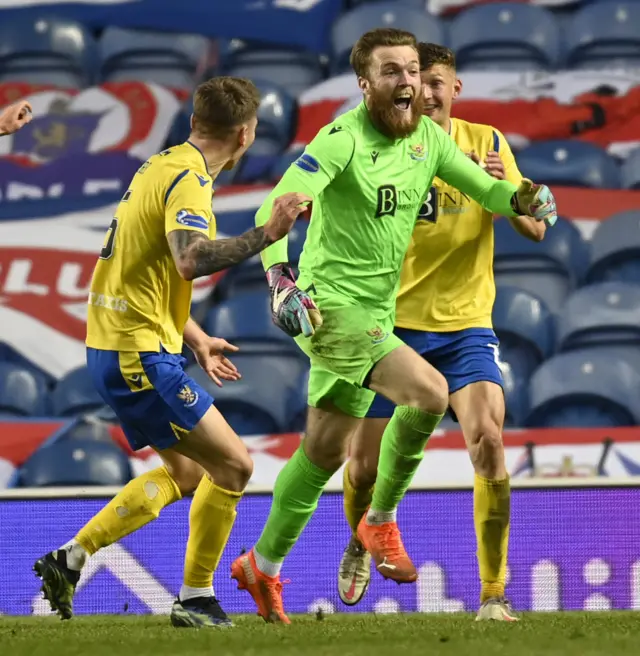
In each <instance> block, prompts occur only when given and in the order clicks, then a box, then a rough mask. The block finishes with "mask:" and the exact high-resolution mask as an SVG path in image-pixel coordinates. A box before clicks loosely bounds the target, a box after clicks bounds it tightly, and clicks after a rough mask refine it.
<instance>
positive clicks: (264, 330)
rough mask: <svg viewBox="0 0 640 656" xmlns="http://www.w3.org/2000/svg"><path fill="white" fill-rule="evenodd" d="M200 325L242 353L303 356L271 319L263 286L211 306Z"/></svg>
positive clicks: (268, 297)
mask: <svg viewBox="0 0 640 656" xmlns="http://www.w3.org/2000/svg"><path fill="white" fill-rule="evenodd" d="M203 328H204V329H205V332H207V333H208V334H209V335H215V336H216V337H222V338H224V339H226V340H227V341H230V342H232V343H233V344H235V345H236V346H239V347H240V352H241V353H242V354H245V353H252V354H254V353H262V354H269V353H282V352H284V353H287V352H288V353H293V354H294V355H297V354H300V357H302V358H304V359H305V360H306V356H305V355H304V354H303V353H302V352H301V351H300V349H299V348H298V347H297V346H296V343H295V342H294V341H293V339H292V338H291V337H289V336H288V335H287V334H285V333H284V332H283V331H282V330H280V328H278V327H277V326H276V325H275V324H274V323H273V321H272V319H271V298H270V296H269V293H268V291H266V290H265V291H263V292H249V293H246V294H240V295H238V296H234V297H233V298H231V299H229V300H228V301H226V302H224V303H221V304H219V305H217V306H215V307H213V308H212V309H211V311H210V312H209V314H208V315H207V317H206V319H205V321H204V325H203Z"/></svg>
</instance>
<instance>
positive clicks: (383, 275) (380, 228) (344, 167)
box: [256, 103, 516, 313]
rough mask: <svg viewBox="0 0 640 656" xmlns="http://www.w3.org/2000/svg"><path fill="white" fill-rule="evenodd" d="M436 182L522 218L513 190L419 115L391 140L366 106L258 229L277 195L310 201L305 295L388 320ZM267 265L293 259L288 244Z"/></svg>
mask: <svg viewBox="0 0 640 656" xmlns="http://www.w3.org/2000/svg"><path fill="white" fill-rule="evenodd" d="M435 176H438V177H439V178H440V179H442V180H444V181H445V182H446V183H448V184H450V185H452V186H453V187H456V188H457V189H459V190H460V191H462V192H463V193H464V194H467V195H468V196H470V197H471V198H473V199H474V200H475V201H477V202H478V203H479V204H480V205H482V206H483V207H485V208H486V209H488V210H489V211H491V212H494V213H496V214H504V215H507V216H515V214H514V212H513V210H512V209H511V203H510V201H511V197H512V195H513V193H514V191H515V190H516V186H515V185H513V184H512V183H510V182H507V181H505V180H496V179H495V178H492V177H491V176H489V175H488V174H487V173H485V171H483V170H482V169H481V168H480V167H479V166H478V165H477V164H475V163H474V162H472V161H471V160H470V159H469V158H468V157H467V156H466V155H465V154H464V153H463V152H462V151H461V150H460V149H459V148H458V146H457V145H456V143H455V142H454V141H453V140H452V139H451V138H450V137H449V135H447V134H446V133H445V132H444V131H443V130H442V128H440V127H439V126H438V125H437V124H436V123H434V122H433V121H432V120H431V119H429V118H427V117H422V120H421V122H420V124H419V125H418V128H417V129H416V131H415V132H414V133H413V134H412V135H411V136H409V137H406V138H402V139H395V140H394V139H390V138H388V137H386V136H384V135H383V134H381V133H380V132H379V131H378V130H376V128H375V127H374V126H373V124H372V123H371V120H370V118H369V113H368V111H367V108H366V106H365V104H364V103H362V104H360V105H359V106H358V107H356V108H355V109H353V110H351V111H349V112H347V113H345V114H343V115H342V116H340V117H339V118H337V119H336V120H335V121H334V122H333V123H332V124H330V125H327V126H325V127H324V128H323V129H322V130H320V132H318V134H317V135H316V137H315V139H314V140H313V141H312V142H311V143H310V144H309V145H308V146H307V148H306V149H305V151H304V153H303V154H302V155H301V156H300V157H299V158H298V159H297V160H296V161H295V162H294V163H293V164H292V165H291V166H290V167H289V169H288V170H287V171H286V173H285V174H284V176H283V177H282V179H281V180H280V182H279V183H278V184H277V185H276V187H275V188H274V189H273V191H272V192H271V193H270V194H269V196H268V198H267V199H266V200H265V202H264V203H263V205H262V206H261V207H260V209H259V210H258V213H257V215H256V224H257V225H264V224H265V223H266V222H267V220H268V219H269V216H270V215H271V208H272V205H273V201H274V199H275V198H277V197H278V196H280V195H282V194H284V193H287V192H299V193H304V194H307V195H308V196H311V197H312V198H313V204H312V211H311V224H310V226H309V230H308V233H307V239H306V242H305V244H304V250H303V253H302V256H301V258H300V263H299V270H300V277H299V279H298V285H299V287H300V288H301V289H307V288H308V287H310V286H311V285H314V286H315V288H316V290H317V291H318V293H322V295H323V296H328V295H330V296H340V297H343V298H344V299H345V302H346V303H358V304H361V305H364V306H367V307H369V308H371V309H372V310H379V311H381V312H383V313H389V312H392V311H393V308H394V305H395V297H396V293H397V289H398V284H399V278H400V270H401V267H402V263H403V260H404V256H405V253H406V252H407V248H408V247H409V242H410V240H411V234H412V232H413V228H414V226H415V223H416V218H417V216H418V211H419V209H420V206H421V204H422V203H423V201H424V200H425V198H426V197H427V195H428V193H429V189H430V188H431V184H432V181H433V178H434V177H435ZM262 261H263V264H264V267H265V269H268V268H269V267H271V266H273V265H274V264H278V263H280V262H286V261H288V257H287V241H286V239H283V240H281V241H279V242H277V243H276V244H273V245H272V246H270V247H269V248H267V249H266V250H265V251H263V253H262Z"/></svg>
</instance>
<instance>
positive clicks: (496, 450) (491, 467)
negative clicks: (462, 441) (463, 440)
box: [469, 418, 504, 478]
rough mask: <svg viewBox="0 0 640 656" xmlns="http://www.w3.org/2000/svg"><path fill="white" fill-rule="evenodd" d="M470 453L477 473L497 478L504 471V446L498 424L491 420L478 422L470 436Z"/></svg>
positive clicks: (485, 476)
mask: <svg viewBox="0 0 640 656" xmlns="http://www.w3.org/2000/svg"><path fill="white" fill-rule="evenodd" d="M469 451H470V454H471V461H472V463H473V467H474V469H475V471H476V473H477V474H478V475H480V476H483V477H484V478H496V477H497V476H498V475H499V474H500V473H501V472H502V471H503V469H504V445H503V441H502V431H501V430H500V426H499V425H498V423H497V422H495V421H493V420H492V419H490V418H486V419H484V420H481V421H480V422H478V424H477V426H475V427H474V429H473V430H472V432H471V435H470V449H469Z"/></svg>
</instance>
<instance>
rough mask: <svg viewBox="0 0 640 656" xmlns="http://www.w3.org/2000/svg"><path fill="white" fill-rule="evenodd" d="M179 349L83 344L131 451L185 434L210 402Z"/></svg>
mask: <svg viewBox="0 0 640 656" xmlns="http://www.w3.org/2000/svg"><path fill="white" fill-rule="evenodd" d="M185 364H186V359H185V358H183V357H182V355H179V354H173V353H167V352H166V351H160V352H159V353H156V352H152V351H148V352H143V353H137V352H135V351H103V350H100V349H93V348H87V366H88V368H89V372H90V374H91V377H92V379H93V383H94V385H95V387H96V390H97V391H98V393H99V394H100V396H101V397H102V398H103V399H104V401H105V403H107V404H108V405H110V406H111V408H113V411H114V412H115V413H116V415H117V416H118V419H119V420H120V423H121V425H122V430H123V431H124V434H125V436H126V438H127V440H128V441H129V444H130V445H131V448H132V449H133V450H134V451H137V450H138V449H142V448H143V447H145V446H151V447H153V448H154V449H156V450H162V449H168V448H170V447H172V446H174V445H175V444H176V443H177V442H178V441H179V440H180V439H181V438H183V437H184V436H186V435H187V434H188V433H189V432H190V431H191V430H193V428H194V427H195V426H196V424H197V423H198V422H199V421H200V419H202V417H203V415H204V414H205V412H206V411H207V410H208V409H209V407H210V406H211V404H212V403H213V398H212V397H211V395H210V394H209V393H208V392H207V391H206V390H205V389H203V388H202V387H201V386H200V385H198V383H196V382H195V381H194V380H193V379H192V378H190V377H189V376H187V374H186V373H185V371H184V365H185Z"/></svg>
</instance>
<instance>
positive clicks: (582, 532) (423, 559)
mask: <svg viewBox="0 0 640 656" xmlns="http://www.w3.org/2000/svg"><path fill="white" fill-rule="evenodd" d="M54 494H55V492H54ZM104 503H105V499H42V500H35V499H29V500H15V499H0V526H2V529H3V533H4V534H7V535H12V536H15V537H17V538H18V539H12V540H5V541H4V542H3V567H2V568H0V613H3V614H12V615H29V614H32V613H33V614H36V615H41V614H48V613H49V609H48V605H47V603H46V602H45V601H44V600H42V598H41V595H40V594H39V582H38V580H37V579H36V578H35V577H34V575H33V572H32V571H31V567H32V565H33V562H34V561H35V559H36V558H38V557H39V556H41V555H42V554H43V553H45V552H47V551H48V550H50V549H51V548H52V547H55V546H58V545H60V544H63V543H64V542H66V541H67V540H68V539H69V538H70V537H71V536H73V535H74V534H75V532H76V531H77V530H78V529H79V528H80V527H81V525H82V524H83V523H84V522H85V521H86V520H87V519H88V518H89V517H90V516H91V515H92V514H93V513H95V512H96V511H97V510H98V509H99V508H100V507H101V506H102V505H104ZM270 503H271V498H270V496H268V495H267V496H263V495H246V496H245V498H244V499H243V501H242V502H241V504H240V507H239V512H238V519H237V522H236V525H235V527H234V529H233V532H232V534H231V539H230V542H229V545H228V547H227V550H226V552H225V554H224V556H223V559H222V562H221V564H220V568H219V573H218V574H217V575H216V578H215V580H214V586H215V590H216V595H217V596H218V597H219V598H220V599H221V600H222V603H223V604H224V606H225V608H226V610H227V611H228V612H231V613H253V612H254V608H253V607H252V605H251V603H250V598H249V596H248V595H247V594H246V593H244V592H238V591H236V589H235V586H234V585H233V584H232V581H230V579H229V567H230V563H231V561H232V559H233V558H235V557H236V556H237V555H238V553H239V552H240V550H241V549H242V548H245V547H250V546H251V545H252V544H254V543H255V541H256V540H257V538H258V536H259V533H260V530H261V528H262V525H263V523H264V520H265V518H266V516H267V513H268V510H269V505H270ZM188 510H189V501H188V500H185V501H181V502H178V503H176V504H174V505H173V506H170V507H168V508H166V509H165V510H164V511H163V512H162V514H161V516H160V518H159V519H158V520H156V521H155V522H153V523H151V524H150V525H148V526H146V527H145V528H143V529H142V530H141V531H139V532H138V533H136V534H134V535H132V536H130V537H128V538H125V540H124V541H123V542H122V543H121V544H118V545H114V546H112V547H109V548H107V549H105V550H103V551H102V552H100V553H99V554H98V555H97V556H95V557H94V558H92V559H91V560H90V561H89V564H88V566H87V568H86V569H85V572H84V574H83V577H82V578H81V580H80V585H79V590H78V594H77V600H76V602H75V608H76V611H77V612H78V613H83V614H85V613H109V614H127V613H157V614H165V613H168V612H169V610H170V608H171V602H172V599H173V597H174V595H175V594H176V593H177V591H178V589H179V587H180V583H181V575H182V563H183V554H184V547H185V543H186V538H187V526H188ZM399 523H400V526H401V529H402V530H403V536H404V540H405V544H406V546H407V550H408V552H409V553H410V554H411V556H412V558H413V559H414V561H415V563H416V565H417V567H418V568H419V573H420V578H419V579H418V582H417V583H416V584H415V585H402V586H398V585H396V584H394V583H392V582H389V581H387V582H385V581H384V580H383V579H382V577H380V576H379V575H377V574H376V573H375V572H374V573H373V577H372V582H371V586H370V588H369V591H368V592H367V595H366V596H365V598H364V599H363V601H362V602H361V603H360V604H359V605H358V606H356V607H355V608H353V609H352V610H355V611H358V612H372V611H375V612H379V613H393V612H410V611H418V612H455V611H473V610H474V609H476V608H477V603H478V602H477V599H478V594H479V583H478V574H477V565H476V559H475V538H474V533H473V521H472V493H471V491H470V490H462V491H437V490H434V491H413V492H410V493H409V494H408V496H407V497H406V499H405V500H404V502H403V503H402V505H401V508H400V514H399ZM34 527H37V530H34ZM21 536H23V537H21ZM27 536H28V539H27ZM348 539H349V529H348V526H347V523H346V521H345V520H344V518H343V515H342V497H341V496H340V495H336V494H326V495H325V496H324V497H323V498H322V499H321V501H320V505H319V509H318V512H317V513H316V514H315V516H314V517H313V519H312V520H311V522H310V524H309V525H308V526H307V528H306V530H305V532H304V533H303V535H302V538H301V540H300V542H299V543H298V544H297V545H296V546H295V547H294V549H293V551H292V552H291V554H290V557H289V558H288V560H287V561H286V562H285V566H284V568H283V578H284V579H291V583H290V584H288V585H286V586H285V589H284V599H285V606H286V608H287V609H288V610H289V612H292V613H306V612H313V611H315V610H317V609H318V608H322V609H323V610H324V612H326V613H331V612H348V611H349V609H348V608H347V607H346V606H343V605H342V604H341V602H340V601H339V599H338V595H337V584H336V580H337V571H338V564H339V562H340V557H341V555H342V550H343V549H344V547H345V545H346V543H347V541H348ZM507 594H508V596H509V598H510V599H511V600H512V602H513V604H514V607H515V608H517V609H518V610H538V611H554V610H581V609H586V610H608V609H640V489H638V488H635V487H629V488H584V489H581V488H565V489H540V490H533V489H518V490H516V491H514V494H513V501H512V521H511V546H510V568H509V575H508V585H507Z"/></svg>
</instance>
